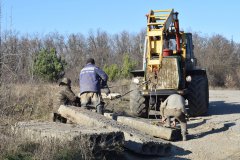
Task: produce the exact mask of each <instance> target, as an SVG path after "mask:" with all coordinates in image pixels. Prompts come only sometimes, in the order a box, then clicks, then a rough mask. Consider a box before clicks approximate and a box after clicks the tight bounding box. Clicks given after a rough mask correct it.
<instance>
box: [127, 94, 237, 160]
mask: <svg viewBox="0 0 240 160" xmlns="http://www.w3.org/2000/svg"><path fill="white" fill-rule="evenodd" d="M209 98H210V106H209V112H208V115H207V116H204V117H197V118H192V119H190V121H189V122H188V128H189V129H188V132H189V135H188V139H189V140H188V141H186V142H182V141H178V142H172V144H173V145H174V147H173V154H172V155H171V156H170V157H164V158H157V157H143V156H140V157H135V156H133V155H129V157H130V159H151V160H152V159H154V160H157V159H161V160H162V159H164V160H168V159H191V160H192V159H193V160H195V159H196V160H206V159H207V160H221V159H224V160H225V159H228V160H229V159H230V160H239V159H240V91H239V90H238V91H236V90H211V91H210V97H209Z"/></svg>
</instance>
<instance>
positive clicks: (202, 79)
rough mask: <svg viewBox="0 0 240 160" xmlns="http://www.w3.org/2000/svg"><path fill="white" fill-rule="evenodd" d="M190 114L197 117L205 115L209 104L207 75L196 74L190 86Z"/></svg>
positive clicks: (188, 98) (188, 96)
mask: <svg viewBox="0 0 240 160" xmlns="http://www.w3.org/2000/svg"><path fill="white" fill-rule="evenodd" d="M188 90H189V93H188V95H187V100H188V107H189V110H188V114H189V115H190V116H193V117H196V116H201V115H204V114H205V113H206V112H207V110H208V105H209V90H208V79H207V76H206V75H194V76H193V77H192V81H191V83H190V84H189V86H188Z"/></svg>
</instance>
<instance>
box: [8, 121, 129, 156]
mask: <svg viewBox="0 0 240 160" xmlns="http://www.w3.org/2000/svg"><path fill="white" fill-rule="evenodd" d="M13 130H14V132H15V133H16V134H18V135H20V136H21V137H23V138H26V139H28V140H30V141H34V142H41V141H48V142H53V141H55V140H57V141H60V142H73V143H74V144H78V143H84V144H83V146H84V147H83V148H84V149H86V150H88V151H90V152H93V151H96V150H97V151H102V150H106V149H109V148H110V149H120V148H121V147H122V146H123V144H124V135H123V132H121V131H110V130H108V129H105V128H96V127H94V128H93V127H92V128H91V127H86V126H80V125H76V124H63V123H54V122H19V123H17V124H16V125H15V126H14V127H13Z"/></svg>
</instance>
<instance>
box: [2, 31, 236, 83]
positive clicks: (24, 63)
mask: <svg viewBox="0 0 240 160" xmlns="http://www.w3.org/2000/svg"><path fill="white" fill-rule="evenodd" d="M144 38H145V31H144V30H143V31H140V32H139V33H135V34H131V33H129V32H127V31H123V32H121V33H118V34H114V35H110V34H108V33H107V32H105V31H102V30H97V31H90V32H89V33H88V34H87V35H83V34H81V33H75V34H69V35H63V34H60V33H58V32H54V33H49V34H47V35H40V34H35V35H20V34H19V33H18V32H13V31H11V32H4V33H2V44H1V54H0V55H1V57H0V63H1V65H0V66H1V69H0V70H1V81H2V82H8V83H9V82H13V83H14V82H18V83H29V82H35V81H36V77H34V75H33V74H32V68H33V63H34V59H35V57H36V55H37V54H38V52H39V51H40V50H41V49H43V48H45V49H50V48H55V49H56V51H57V54H58V55H59V56H61V57H62V58H64V59H65V60H66V62H67V67H66V68H65V75H66V76H67V77H69V78H71V79H72V80H73V82H75V83H77V81H78V74H79V71H80V70H81V68H82V67H83V66H84V65H85V62H86V59H87V58H89V57H94V58H95V60H96V63H97V65H98V66H100V67H103V66H104V65H108V64H117V65H121V63H122V59H123V56H124V54H129V55H130V58H131V59H133V60H135V61H136V62H137V63H138V64H137V68H136V69H140V68H141V66H142V45H143V43H144ZM193 40H194V45H195V46H194V51H195V56H196V58H197V59H198V65H200V67H202V68H206V69H207V73H208V78H209V82H210V85H211V86H220V87H224V86H225V87H240V84H239V81H240V44H238V43H235V42H233V41H231V40H228V39H226V38H225V37H223V36H221V35H214V36H211V37H205V36H201V35H200V34H198V33H194V34H193Z"/></svg>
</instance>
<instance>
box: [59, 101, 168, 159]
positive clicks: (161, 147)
mask: <svg viewBox="0 0 240 160" xmlns="http://www.w3.org/2000/svg"><path fill="white" fill-rule="evenodd" d="M58 112H59V113H60V114H61V115H62V116H63V117H65V118H67V119H69V120H71V121H72V122H75V123H78V124H82V125H86V126H95V127H101V128H107V129H111V130H114V131H122V132H123V133H124V138H125V147H126V148H128V149H129V150H131V151H133V152H136V153H139V154H144V155H160V156H166V155H169V154H170V152H171V144H170V143H169V142H167V141H164V140H161V139H157V138H153V137H151V136H149V135H147V134H145V133H142V132H140V131H139V130H136V129H134V128H132V127H129V126H127V125H124V124H121V123H119V122H117V121H115V120H111V119H108V118H106V117H104V116H103V115H100V114H97V113H94V112H91V111H89V110H86V109H82V108H79V107H74V106H64V105H61V106H60V108H59V110H58Z"/></svg>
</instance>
